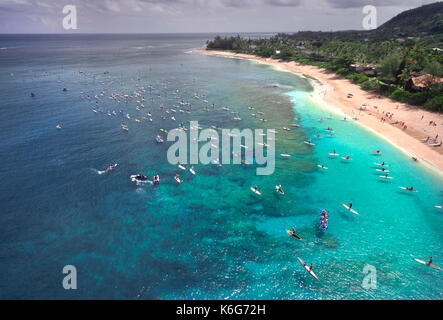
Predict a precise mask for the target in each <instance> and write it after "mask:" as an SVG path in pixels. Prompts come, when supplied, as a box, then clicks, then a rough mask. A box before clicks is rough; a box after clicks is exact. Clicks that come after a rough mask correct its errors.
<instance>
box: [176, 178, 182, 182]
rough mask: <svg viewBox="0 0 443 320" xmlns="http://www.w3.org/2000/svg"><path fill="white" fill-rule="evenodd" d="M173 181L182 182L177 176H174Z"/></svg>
mask: <svg viewBox="0 0 443 320" xmlns="http://www.w3.org/2000/svg"><path fill="white" fill-rule="evenodd" d="M174 179H175V181H177V182H178V183H182V181H181V180H180V178H179V177H174Z"/></svg>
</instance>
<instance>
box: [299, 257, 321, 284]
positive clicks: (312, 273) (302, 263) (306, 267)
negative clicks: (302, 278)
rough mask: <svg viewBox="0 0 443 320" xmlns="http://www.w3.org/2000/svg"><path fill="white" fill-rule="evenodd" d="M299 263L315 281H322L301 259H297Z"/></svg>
mask: <svg viewBox="0 0 443 320" xmlns="http://www.w3.org/2000/svg"><path fill="white" fill-rule="evenodd" d="M297 259H298V261H300V263H301V265H302V266H303V267H304V268H305V270H306V271H308V272H309V274H310V275H311V276H313V277H314V278H315V279H317V280H318V281H320V279H319V278H318V277H317V276H316V275H315V273H314V271H312V270H309V267H308V266H307V265H306V263H304V261H303V260H302V259H300V258H299V257H297Z"/></svg>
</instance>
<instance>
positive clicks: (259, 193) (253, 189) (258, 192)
mask: <svg viewBox="0 0 443 320" xmlns="http://www.w3.org/2000/svg"><path fill="white" fill-rule="evenodd" d="M251 191H252V192H254V193H256V194H258V195H259V196H261V192H260V191H258V190H255V188H253V187H251Z"/></svg>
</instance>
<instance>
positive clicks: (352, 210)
mask: <svg viewBox="0 0 443 320" xmlns="http://www.w3.org/2000/svg"><path fill="white" fill-rule="evenodd" d="M341 205H342V206H343V207H345V208H346V209H347V210H349V211H351V212H352V213H354V214H356V215H358V212H357V211H355V210H354V209H351V208H349V207H348V206H347V205H345V204H344V203H342V204H341Z"/></svg>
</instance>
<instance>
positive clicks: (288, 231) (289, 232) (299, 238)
mask: <svg viewBox="0 0 443 320" xmlns="http://www.w3.org/2000/svg"><path fill="white" fill-rule="evenodd" d="M286 232H287V233H288V234H289V235H291V236H293V237H294V238H295V239H297V240H302V238H301V237H299V236H298V235H296V234H295V233H294V232H292V231H291V230H286Z"/></svg>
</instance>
